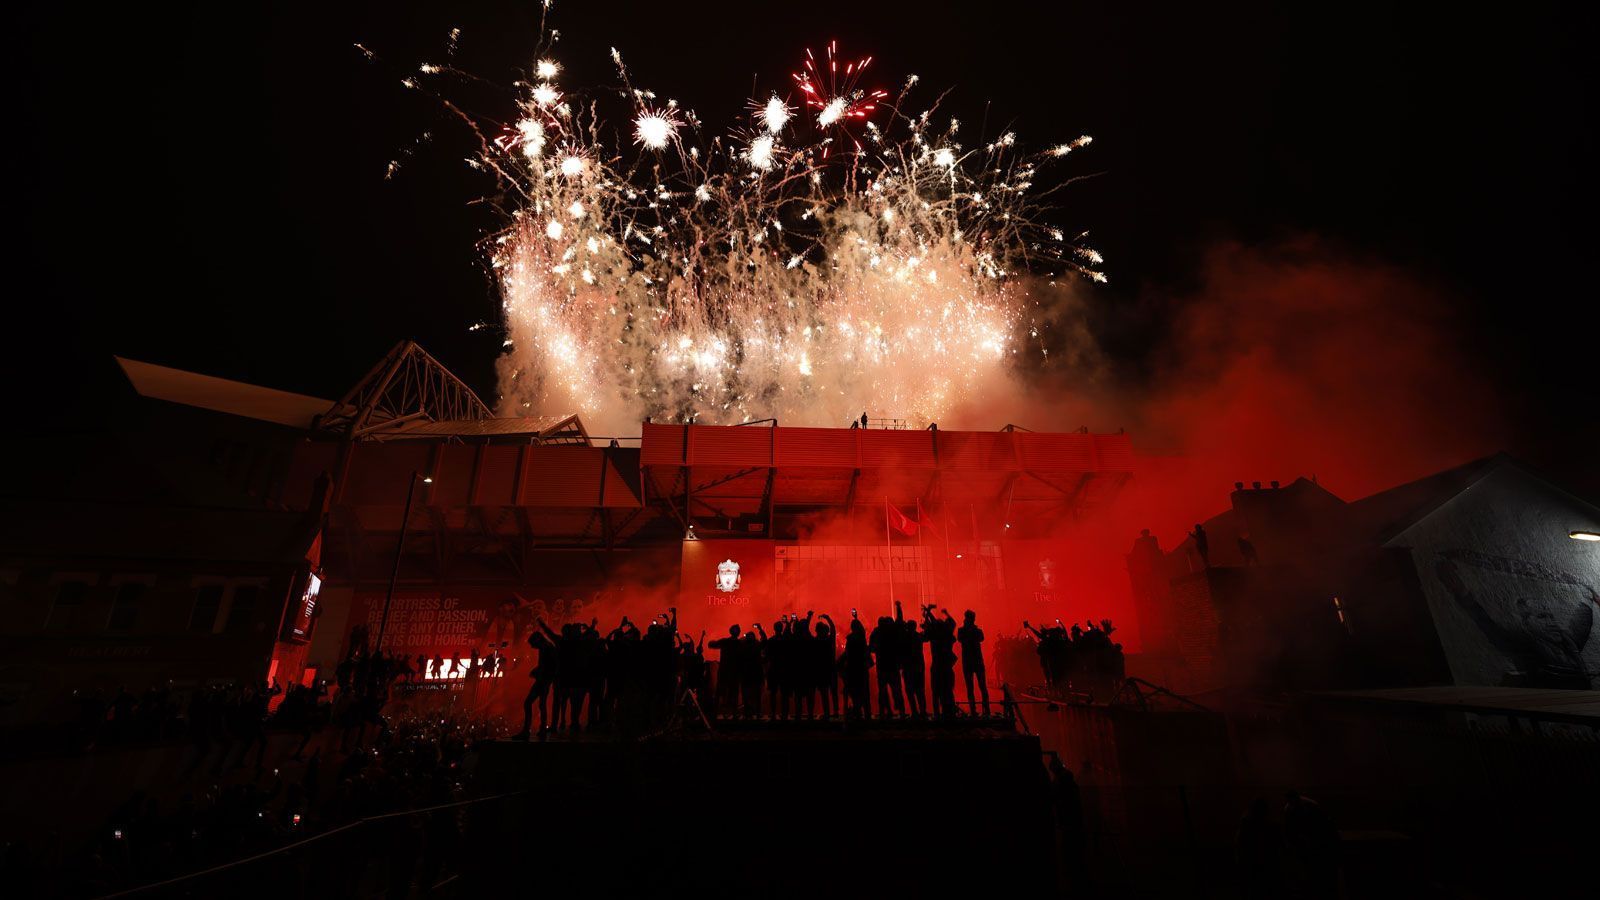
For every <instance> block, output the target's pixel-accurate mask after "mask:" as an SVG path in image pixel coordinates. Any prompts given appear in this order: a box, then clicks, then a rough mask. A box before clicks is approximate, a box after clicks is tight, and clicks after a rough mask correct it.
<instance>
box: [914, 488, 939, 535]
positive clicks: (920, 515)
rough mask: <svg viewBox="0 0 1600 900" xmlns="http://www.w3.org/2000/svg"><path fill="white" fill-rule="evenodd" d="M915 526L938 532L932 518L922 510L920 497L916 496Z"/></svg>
mask: <svg viewBox="0 0 1600 900" xmlns="http://www.w3.org/2000/svg"><path fill="white" fill-rule="evenodd" d="M917 527H918V528H925V529H927V530H929V531H931V532H933V533H934V534H938V533H939V529H938V528H935V527H934V524H933V519H932V518H930V517H929V516H928V514H927V513H925V512H923V510H922V498H921V497H918V498H917Z"/></svg>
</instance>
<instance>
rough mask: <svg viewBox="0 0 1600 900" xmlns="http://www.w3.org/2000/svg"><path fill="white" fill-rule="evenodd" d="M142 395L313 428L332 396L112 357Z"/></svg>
mask: <svg viewBox="0 0 1600 900" xmlns="http://www.w3.org/2000/svg"><path fill="white" fill-rule="evenodd" d="M113 358H114V359H116V361H117V365H118V366H120V367H122V372H123V374H124V375H126V376H127V377H128V381H129V382H131V383H132V384H133V389H134V390H135V391H137V392H138V393H139V396H141V397H148V398H150V399H152V400H164V401H166V402H168V403H181V404H183V405H185V406H194V407H199V408H200V409H209V410H212V411H213V412H220V413H226V414H228V415H232V416H240V417H243V418H246V419H257V420H259V421H262V422H274V423H276V424H279V425H287V426H289V427H291V428H310V427H311V423H312V420H313V419H315V418H316V417H317V416H319V415H321V414H323V413H325V412H327V411H328V407H329V406H332V405H333V401H332V400H323V399H321V398H319V397H308V396H306V395H305V394H294V393H290V392H289V391H280V390H276V389H274V388H268V387H261V386H259V385H254V384H246V383H244V382H242V381H229V380H228V379H226V378H217V377H215V376H212V375H201V374H198V373H196V372H185V371H183V370H182V369H171V368H168V367H166V366H158V365H156V364H155V363H147V362H140V361H138V360H134V359H123V358H122V357H120V356H118V357H113Z"/></svg>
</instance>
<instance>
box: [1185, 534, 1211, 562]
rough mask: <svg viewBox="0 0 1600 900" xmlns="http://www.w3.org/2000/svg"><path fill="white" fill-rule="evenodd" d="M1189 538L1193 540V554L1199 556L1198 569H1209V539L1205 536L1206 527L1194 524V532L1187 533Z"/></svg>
mask: <svg viewBox="0 0 1600 900" xmlns="http://www.w3.org/2000/svg"><path fill="white" fill-rule="evenodd" d="M1189 537H1191V538H1193V539H1194V552H1196V553H1198V554H1200V567H1201V568H1202V569H1209V568H1211V538H1209V537H1207V536H1206V527H1205V526H1204V525H1201V524H1199V523H1198V522H1197V523H1195V526H1194V530H1193V531H1191V532H1189Z"/></svg>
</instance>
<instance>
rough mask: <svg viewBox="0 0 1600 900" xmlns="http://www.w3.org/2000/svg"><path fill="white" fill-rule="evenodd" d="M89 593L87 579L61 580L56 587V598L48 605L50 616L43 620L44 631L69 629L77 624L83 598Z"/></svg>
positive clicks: (81, 610)
mask: <svg viewBox="0 0 1600 900" xmlns="http://www.w3.org/2000/svg"><path fill="white" fill-rule="evenodd" d="M88 594H89V582H87V581H78V580H74V581H63V582H61V584H60V585H58V586H57V587H56V600H55V602H54V603H52V604H51V605H50V617H49V618H48V619H46V620H45V623H44V627H45V630H46V631H71V630H72V629H73V628H76V627H77V625H78V618H79V616H80V614H81V613H82V612H83V601H84V598H85V597H87V596H88Z"/></svg>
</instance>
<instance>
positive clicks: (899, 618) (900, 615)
mask: <svg viewBox="0 0 1600 900" xmlns="http://www.w3.org/2000/svg"><path fill="white" fill-rule="evenodd" d="M894 620H895V621H896V622H904V621H905V620H906V616H905V613H904V612H902V611H901V609H900V601H899V600H896V601H895V602H894Z"/></svg>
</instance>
